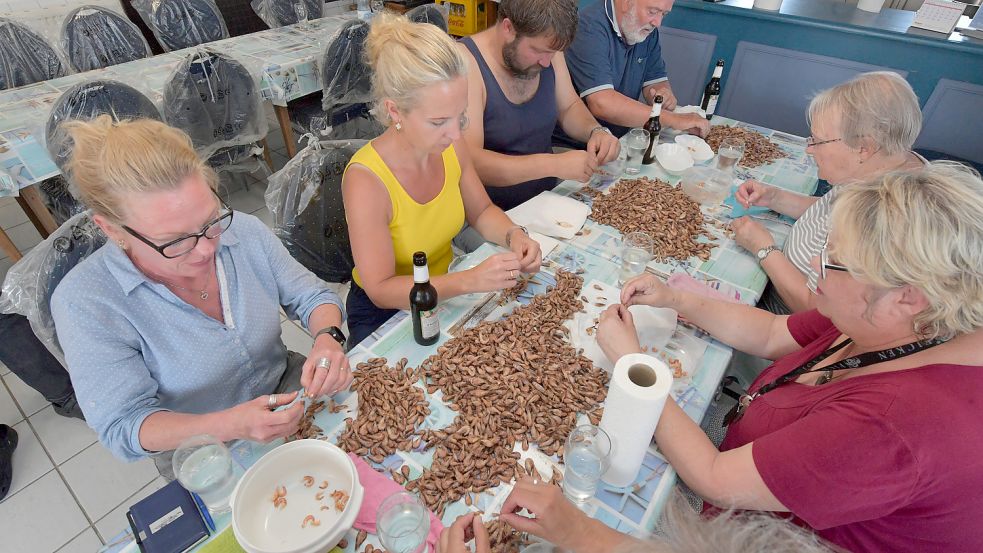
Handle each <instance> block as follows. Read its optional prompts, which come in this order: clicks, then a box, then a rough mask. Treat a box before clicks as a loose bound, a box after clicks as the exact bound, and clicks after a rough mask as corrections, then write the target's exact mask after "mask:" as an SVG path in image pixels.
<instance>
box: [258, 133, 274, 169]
mask: <svg viewBox="0 0 983 553" xmlns="http://www.w3.org/2000/svg"><path fill="white" fill-rule="evenodd" d="M259 143H260V144H261V145H262V146H263V159H264V160H265V161H266V165H267V166H269V168H270V171H271V172H276V169H274V168H273V156H272V155H271V154H270V145H269V144H267V143H266V139H265V138H264V139H263V140H260V141H259Z"/></svg>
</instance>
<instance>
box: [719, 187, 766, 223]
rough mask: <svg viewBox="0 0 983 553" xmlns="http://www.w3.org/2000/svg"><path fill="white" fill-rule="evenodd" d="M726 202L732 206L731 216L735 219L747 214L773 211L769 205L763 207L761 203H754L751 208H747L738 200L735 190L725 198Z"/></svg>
mask: <svg viewBox="0 0 983 553" xmlns="http://www.w3.org/2000/svg"><path fill="white" fill-rule="evenodd" d="M724 204H725V205H728V206H730V216H731V217H732V218H734V219H737V218H739V217H744V216H745V215H761V214H762V213H768V212H769V211H771V210H770V209H768V208H767V207H761V206H760V205H752V206H751V208H750V209H746V208H745V207H744V206H743V205H742V204H741V203H740V202H738V201H737V197H736V196H735V195H734V192H731V193H730V196H727V199H726V200H724Z"/></svg>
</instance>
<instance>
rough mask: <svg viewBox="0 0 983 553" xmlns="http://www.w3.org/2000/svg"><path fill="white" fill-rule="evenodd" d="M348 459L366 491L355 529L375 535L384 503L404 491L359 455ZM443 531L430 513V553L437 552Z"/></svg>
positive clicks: (428, 542) (353, 455) (428, 539)
mask: <svg viewBox="0 0 983 553" xmlns="http://www.w3.org/2000/svg"><path fill="white" fill-rule="evenodd" d="M348 457H349V458H350V459H351V460H352V462H353V463H355V471H356V472H358V481H359V482H360V483H361V484H362V488H363V489H364V495H363V496H362V507H361V508H360V509H359V510H358V516H356V517H355V528H356V529H358V530H365V531H366V532H368V533H370V534H375V533H376V527H375V515H376V513H377V512H378V511H379V507H380V506H381V505H382V502H383V501H385V500H386V498H387V497H389V496H391V495H392V494H394V493H397V492H401V491H404V490H403V488H402V487H401V486H400V485H399V484H397V483H396V482H393V481H392V480H391V479H389V478H386V477H385V476H384V475H382V474H380V473H378V472H376V471H375V469H373V468H372V467H370V466H369V464H368V463H366V462H365V461H363V460H362V458H361V457H359V456H358V455H355V454H353V453H349V454H348ZM443 529H444V525H443V524H441V522H440V519H438V518H437V517H436V516H435V515H434V514H433V513H430V535H429V536H428V537H427V544H428V545H429V546H430V548H429V549H430V551H437V542H438V541H439V540H440V532H441V531H443Z"/></svg>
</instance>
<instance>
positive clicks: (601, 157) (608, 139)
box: [587, 130, 621, 165]
mask: <svg viewBox="0 0 983 553" xmlns="http://www.w3.org/2000/svg"><path fill="white" fill-rule="evenodd" d="M587 152H588V153H591V154H594V157H595V158H596V159H597V164H598V165H604V164H605V163H607V162H609V161H611V160H613V159H615V158H617V157H618V153H619V152H621V143H620V142H618V139H617V138H615V137H614V135H612V134H611V133H609V132H607V131H604V130H596V131H594V133H593V134H591V135H590V140H588V141H587Z"/></svg>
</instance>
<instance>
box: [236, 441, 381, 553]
mask: <svg viewBox="0 0 983 553" xmlns="http://www.w3.org/2000/svg"><path fill="white" fill-rule="evenodd" d="M305 476H312V477H313V478H314V485H313V486H311V487H309V488H308V487H306V486H305V485H304V483H303V479H304V477H305ZM324 480H327V481H328V486H327V487H326V488H325V489H324V490H321V489H320V488H319V486H320V484H321V482H322V481H324ZM277 486H283V487H285V488H286V489H287V495H286V499H287V505H286V507H284V508H282V509H277V508H276V507H274V506H273V494H274V491H275V490H276V488H277ZM335 490H341V491H343V492H345V493H347V494H348V496H349V500H348V504H347V505H346V506H345V509H344V510H343V511H341V512H338V511H337V510H335V508H334V500H333V499H332V498H331V492H333V491H335ZM318 492H324V499H323V500H320V501H318V500H317V499H316V498H315V495H316V494H317V493H318ZM362 495H363V491H362V486H361V484H359V482H358V474H357V473H356V471H355V465H354V463H352V461H351V459H349V458H348V455H346V454H345V452H344V451H342V450H341V449H339V448H338V447H337V446H334V445H332V444H330V443H328V442H326V441H323V440H297V441H294V442H290V443H287V444H283V445H281V446H279V447H277V448H276V449H274V450H273V451H270V452H269V453H267V454H266V455H264V456H263V457H262V458H260V460H259V461H257V462H256V464H254V465H253V466H252V467H250V468H249V470H247V471H246V474H245V475H243V477H242V479H241V480H239V483H238V484H237V485H236V488H235V490H234V491H233V492H232V498H231V499H230V503H231V505H232V531H233V532H234V533H235V537H236V540H237V541H238V542H239V545H241V546H242V548H243V549H245V550H246V551H248V552H249V553H322V552H324V551H327V550H329V549H331V548H332V547H334V546H335V544H337V543H338V541H339V540H341V538H342V537H343V536H344V535H345V533H346V532H347V531H348V530H349V529H350V528H351V527H352V525H353V524H354V523H355V517H356V515H358V510H359V508H360V507H361V506H362ZM321 505H327V506H328V508H327V509H326V510H321ZM307 515H313V516H314V517H315V518H316V519H318V521H320V525H318V526H312V525H308V526H307V527H306V528H303V527H302V526H301V524H302V523H303V521H304V518H305V517H306V516H307Z"/></svg>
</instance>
